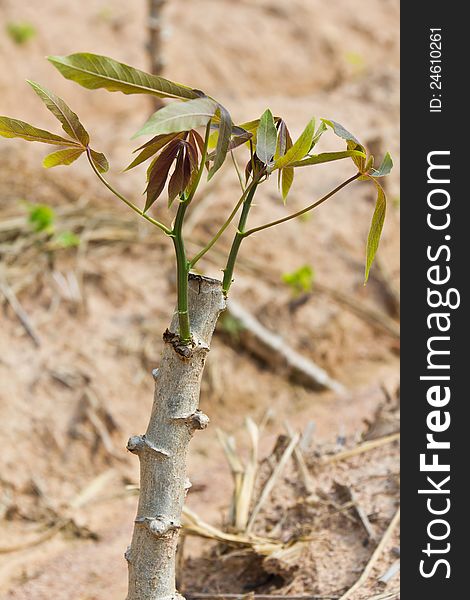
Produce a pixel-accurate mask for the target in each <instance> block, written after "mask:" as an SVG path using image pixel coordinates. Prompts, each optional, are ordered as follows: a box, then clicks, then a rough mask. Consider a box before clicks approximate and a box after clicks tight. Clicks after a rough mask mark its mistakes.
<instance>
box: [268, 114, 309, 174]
mask: <svg viewBox="0 0 470 600" xmlns="http://www.w3.org/2000/svg"><path fill="white" fill-rule="evenodd" d="M314 133H315V119H311V120H310V121H309V122H308V123H307V126H306V127H305V129H304V130H303V132H302V133H301V134H300V136H299V138H298V139H297V140H296V142H295V143H294V144H293V145H292V147H291V148H289V150H287V152H286V153H285V154H284V156H280V157H279V158H278V159H277V160H276V162H275V163H274V167H273V169H283V168H284V167H289V166H292V164H293V163H295V162H298V161H300V160H302V158H303V157H304V156H305V155H306V154H307V152H308V151H309V149H310V147H311V145H312V139H313V135H314Z"/></svg>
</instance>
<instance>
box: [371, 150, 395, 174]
mask: <svg viewBox="0 0 470 600" xmlns="http://www.w3.org/2000/svg"><path fill="white" fill-rule="evenodd" d="M392 168H393V160H392V157H391V156H390V154H389V153H388V152H387V154H386V155H385V156H384V159H383V161H382V164H381V165H380V167H379V168H378V169H372V171H371V172H370V175H372V177H385V176H386V175H388V174H389V173H390V171H391V170H392Z"/></svg>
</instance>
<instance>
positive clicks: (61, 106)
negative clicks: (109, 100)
mask: <svg viewBox="0 0 470 600" xmlns="http://www.w3.org/2000/svg"><path fill="white" fill-rule="evenodd" d="M27 81H28V83H29V85H30V86H31V87H32V88H33V90H34V91H35V92H36V94H37V95H38V96H39V97H40V98H41V100H42V101H43V102H44V104H45V105H46V106H47V108H48V109H49V110H50V111H51V113H52V114H53V115H54V116H55V117H56V118H57V119H58V120H59V121H60V122H61V123H62V129H63V130H64V131H65V133H67V134H68V135H69V136H70V137H71V138H73V139H75V140H77V142H80V144H82V145H83V146H87V145H88V144H89V143H90V136H89V135H88V133H87V131H86V130H85V128H84V127H83V125H82V124H81V123H80V119H79V118H78V117H77V115H76V114H75V113H74V112H73V111H72V110H71V109H70V108H69V107H68V106H67V104H66V103H65V102H64V101H63V100H62V98H59V97H58V96H56V95H55V94H54V93H53V92H51V91H49V90H47V89H46V88H44V87H42V86H40V85H39V84H38V83H35V82H34V81H29V80H27Z"/></svg>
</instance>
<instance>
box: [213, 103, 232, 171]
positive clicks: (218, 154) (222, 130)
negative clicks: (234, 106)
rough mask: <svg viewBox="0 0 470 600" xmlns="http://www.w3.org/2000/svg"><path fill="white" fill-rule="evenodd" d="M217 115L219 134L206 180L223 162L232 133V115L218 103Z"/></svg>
mask: <svg viewBox="0 0 470 600" xmlns="http://www.w3.org/2000/svg"><path fill="white" fill-rule="evenodd" d="M217 115H219V116H220V124H219V136H218V138H217V146H216V149H215V157H214V164H213V165H212V167H211V170H210V171H209V175H208V177H207V179H208V180H209V179H211V178H212V177H213V176H214V175H215V173H216V172H217V171H218V170H219V169H220V167H221V166H222V165H223V164H224V161H225V158H226V156H227V152H228V148H229V144H230V137H231V135H232V126H233V123H232V117H231V116H230V113H229V112H228V110H227V109H226V108H224V107H223V106H222V105H221V104H219V106H218V108H217Z"/></svg>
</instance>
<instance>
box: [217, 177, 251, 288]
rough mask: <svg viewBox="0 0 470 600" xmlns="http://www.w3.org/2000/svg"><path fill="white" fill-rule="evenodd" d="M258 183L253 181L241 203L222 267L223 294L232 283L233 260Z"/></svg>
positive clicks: (240, 241) (243, 235) (238, 247)
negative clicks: (236, 226) (235, 226)
mask: <svg viewBox="0 0 470 600" xmlns="http://www.w3.org/2000/svg"><path fill="white" fill-rule="evenodd" d="M257 187H258V184H257V183H255V184H254V185H253V187H252V188H251V189H250V191H249V193H248V195H247V197H246V200H245V202H244V203H243V209H242V214H241V215H240V221H239V222H238V231H237V233H236V234H235V237H234V239H233V243H232V247H231V248H230V254H229V256H228V260H227V266H226V267H225V269H224V278H223V281H222V291H223V293H224V294H225V295H227V294H228V291H229V289H230V286H231V285H232V277H233V270H234V268H235V262H236V260H237V256H238V251H239V250H240V245H241V243H242V240H243V238H244V237H245V233H244V232H245V226H246V221H247V218H248V213H249V212H250V208H251V202H252V200H253V197H254V195H255V192H256V188H257Z"/></svg>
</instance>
